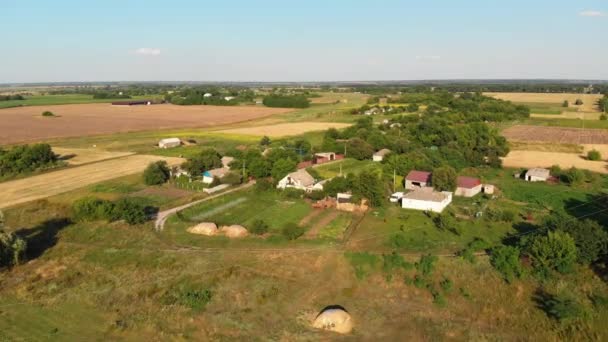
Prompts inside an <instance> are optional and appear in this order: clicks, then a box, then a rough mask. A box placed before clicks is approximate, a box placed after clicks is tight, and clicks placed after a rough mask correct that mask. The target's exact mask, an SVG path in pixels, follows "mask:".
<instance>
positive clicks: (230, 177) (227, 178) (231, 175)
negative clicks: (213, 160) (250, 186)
mask: <svg viewBox="0 0 608 342" xmlns="http://www.w3.org/2000/svg"><path fill="white" fill-rule="evenodd" d="M242 180H243V177H242V176H241V175H240V174H238V173H236V172H228V173H227V174H225V175H224V177H222V179H221V180H220V181H221V183H222V184H229V185H238V184H241V182H242Z"/></svg>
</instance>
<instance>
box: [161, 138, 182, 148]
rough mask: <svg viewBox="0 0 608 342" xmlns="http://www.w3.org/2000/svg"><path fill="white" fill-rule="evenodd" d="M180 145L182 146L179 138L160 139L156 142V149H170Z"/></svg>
mask: <svg viewBox="0 0 608 342" xmlns="http://www.w3.org/2000/svg"><path fill="white" fill-rule="evenodd" d="M181 144H182V141H181V140H180V139H179V138H166V139H161V140H160V141H159V142H158V147H160V148H172V147H177V146H179V145H181Z"/></svg>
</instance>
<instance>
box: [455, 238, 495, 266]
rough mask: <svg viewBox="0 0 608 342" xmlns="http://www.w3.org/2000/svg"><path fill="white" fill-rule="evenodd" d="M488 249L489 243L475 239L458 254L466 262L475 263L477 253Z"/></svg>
mask: <svg viewBox="0 0 608 342" xmlns="http://www.w3.org/2000/svg"><path fill="white" fill-rule="evenodd" d="M486 248H488V243H487V242H485V241H484V240H482V239H480V238H475V239H474V240H473V241H471V242H470V243H469V244H468V245H467V247H466V248H465V249H463V250H462V251H460V252H459V253H458V255H459V256H461V257H462V258H463V259H464V260H467V261H468V262H470V263H474V262H475V253H476V252H479V251H481V250H484V249H486Z"/></svg>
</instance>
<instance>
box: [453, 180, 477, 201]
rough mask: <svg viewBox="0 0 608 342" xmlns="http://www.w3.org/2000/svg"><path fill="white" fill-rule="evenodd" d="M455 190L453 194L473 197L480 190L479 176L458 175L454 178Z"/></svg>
mask: <svg viewBox="0 0 608 342" xmlns="http://www.w3.org/2000/svg"><path fill="white" fill-rule="evenodd" d="M456 184H457V185H456V191H455V192H454V195H456V196H464V197H473V196H475V195H477V194H478V193H480V192H481V190H482V185H481V181H480V180H479V178H473V177H464V176H459V177H458V178H457V179H456Z"/></svg>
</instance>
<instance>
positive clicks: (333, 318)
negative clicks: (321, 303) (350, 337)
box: [312, 305, 353, 334]
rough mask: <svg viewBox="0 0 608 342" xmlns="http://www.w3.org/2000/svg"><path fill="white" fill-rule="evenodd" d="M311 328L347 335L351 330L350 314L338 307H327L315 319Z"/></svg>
mask: <svg viewBox="0 0 608 342" xmlns="http://www.w3.org/2000/svg"><path fill="white" fill-rule="evenodd" d="M312 326H313V328H317V329H323V330H329V331H333V332H337V333H340V334H348V333H350V332H351V331H352V330H353V320H352V318H351V317H350V314H349V313H348V312H347V311H346V309H344V308H343V307H341V306H339V305H332V306H328V307H326V308H325V309H323V311H321V313H319V315H317V318H315V320H314V322H313V323H312Z"/></svg>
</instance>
